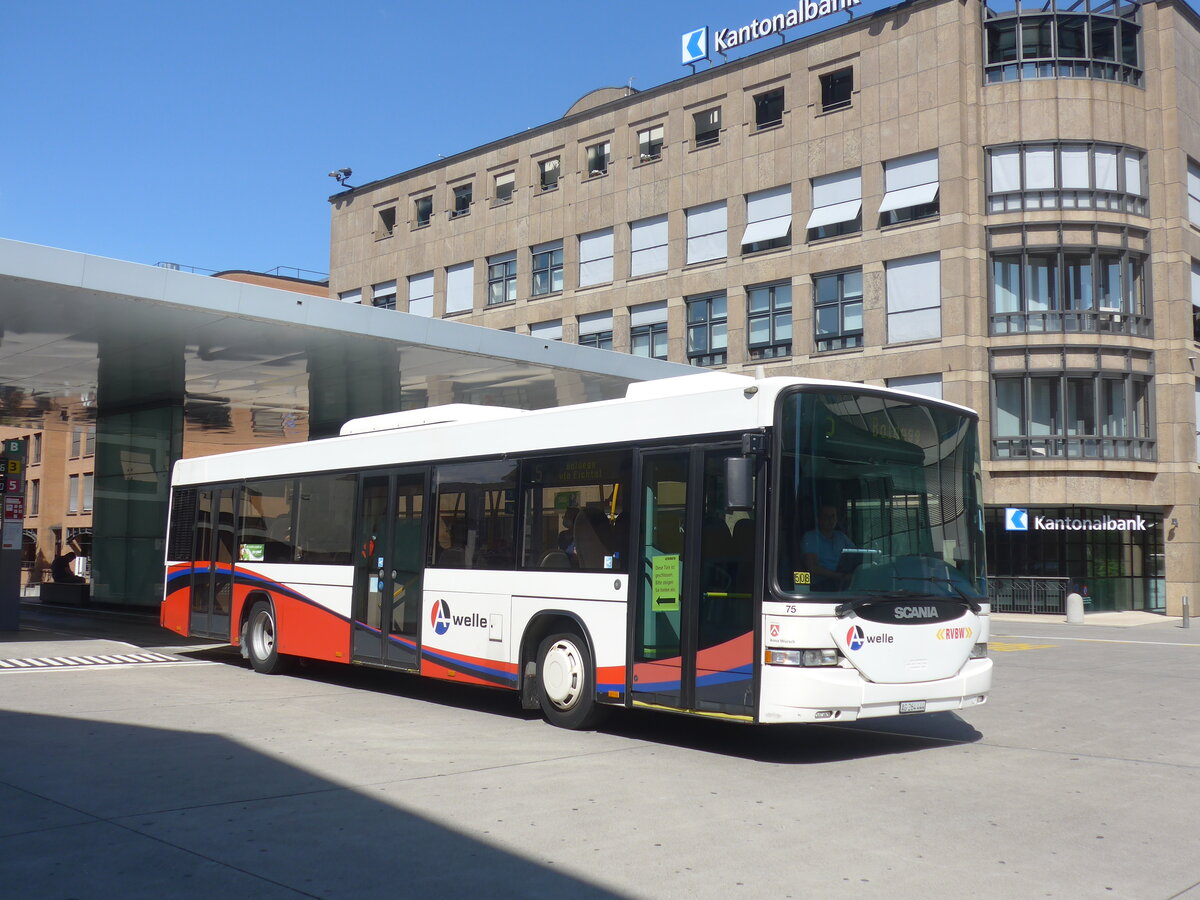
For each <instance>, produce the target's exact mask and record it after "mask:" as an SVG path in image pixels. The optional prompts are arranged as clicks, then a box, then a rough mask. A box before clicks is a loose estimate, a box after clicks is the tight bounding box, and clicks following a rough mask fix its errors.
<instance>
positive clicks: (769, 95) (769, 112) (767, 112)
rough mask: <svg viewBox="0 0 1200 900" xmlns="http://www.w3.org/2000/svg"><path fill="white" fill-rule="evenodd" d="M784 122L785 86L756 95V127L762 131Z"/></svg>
mask: <svg viewBox="0 0 1200 900" xmlns="http://www.w3.org/2000/svg"><path fill="white" fill-rule="evenodd" d="M782 124H783V88H774V89H773V90H769V91H765V92H764V93H761V94H756V95H755V96H754V128H755V129H756V130H758V131H761V130H762V129H764V128H773V127H775V126H776V125H782Z"/></svg>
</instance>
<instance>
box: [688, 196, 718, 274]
mask: <svg viewBox="0 0 1200 900" xmlns="http://www.w3.org/2000/svg"><path fill="white" fill-rule="evenodd" d="M726 227H727V212H726V209H725V201H724V200H722V201H720V202H718V203H707V204H705V205H704V206H696V207H693V208H692V209H689V210H688V211H687V261H688V263H689V264H691V263H698V262H707V261H708V260H710V259H724V258H725V257H726V256H727V255H728V246H727V245H728V241H727V239H726V237H725V231H726Z"/></svg>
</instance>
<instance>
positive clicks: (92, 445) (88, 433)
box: [83, 425, 96, 456]
mask: <svg viewBox="0 0 1200 900" xmlns="http://www.w3.org/2000/svg"><path fill="white" fill-rule="evenodd" d="M83 455H84V456H95V455H96V426H95V425H89V426H88V427H87V428H86V429H84V432H83Z"/></svg>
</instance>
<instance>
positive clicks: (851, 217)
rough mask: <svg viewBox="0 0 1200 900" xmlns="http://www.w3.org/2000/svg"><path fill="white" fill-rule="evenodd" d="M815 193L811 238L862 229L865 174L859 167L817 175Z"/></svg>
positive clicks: (809, 233) (814, 182)
mask: <svg viewBox="0 0 1200 900" xmlns="http://www.w3.org/2000/svg"><path fill="white" fill-rule="evenodd" d="M812 195H813V211H812V215H810V216H809V217H808V225H807V229H808V239H809V240H810V241H817V240H821V239H822V238H829V237H837V236H839V235H843V234H856V233H857V232H859V231H862V175H861V174H860V173H859V170H858V169H850V170H848V171H845V172H838V173H836V174H834V175H822V176H821V177H820V178H814V179H813V180H812Z"/></svg>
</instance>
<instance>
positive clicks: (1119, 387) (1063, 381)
mask: <svg viewBox="0 0 1200 900" xmlns="http://www.w3.org/2000/svg"><path fill="white" fill-rule="evenodd" d="M992 385H993V387H992V389H993V398H992V410H993V414H992V457H993V459H1012V458H1026V457H1051V458H1059V459H1061V458H1064V457H1069V458H1083V459H1145V460H1149V459H1153V458H1154V441H1153V440H1152V439H1151V422H1150V379H1149V378H1147V377H1146V376H1144V375H1134V374H1131V373H1129V372H1113V371H1108V372H1106V371H1100V372H1095V371H1066V372H1061V371H1060V372H1045V373H1042V372H1037V373H1033V372H1029V373H1025V374H1022V375H1016V376H999V375H997V376H995V377H994V379H993V382H992Z"/></svg>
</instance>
